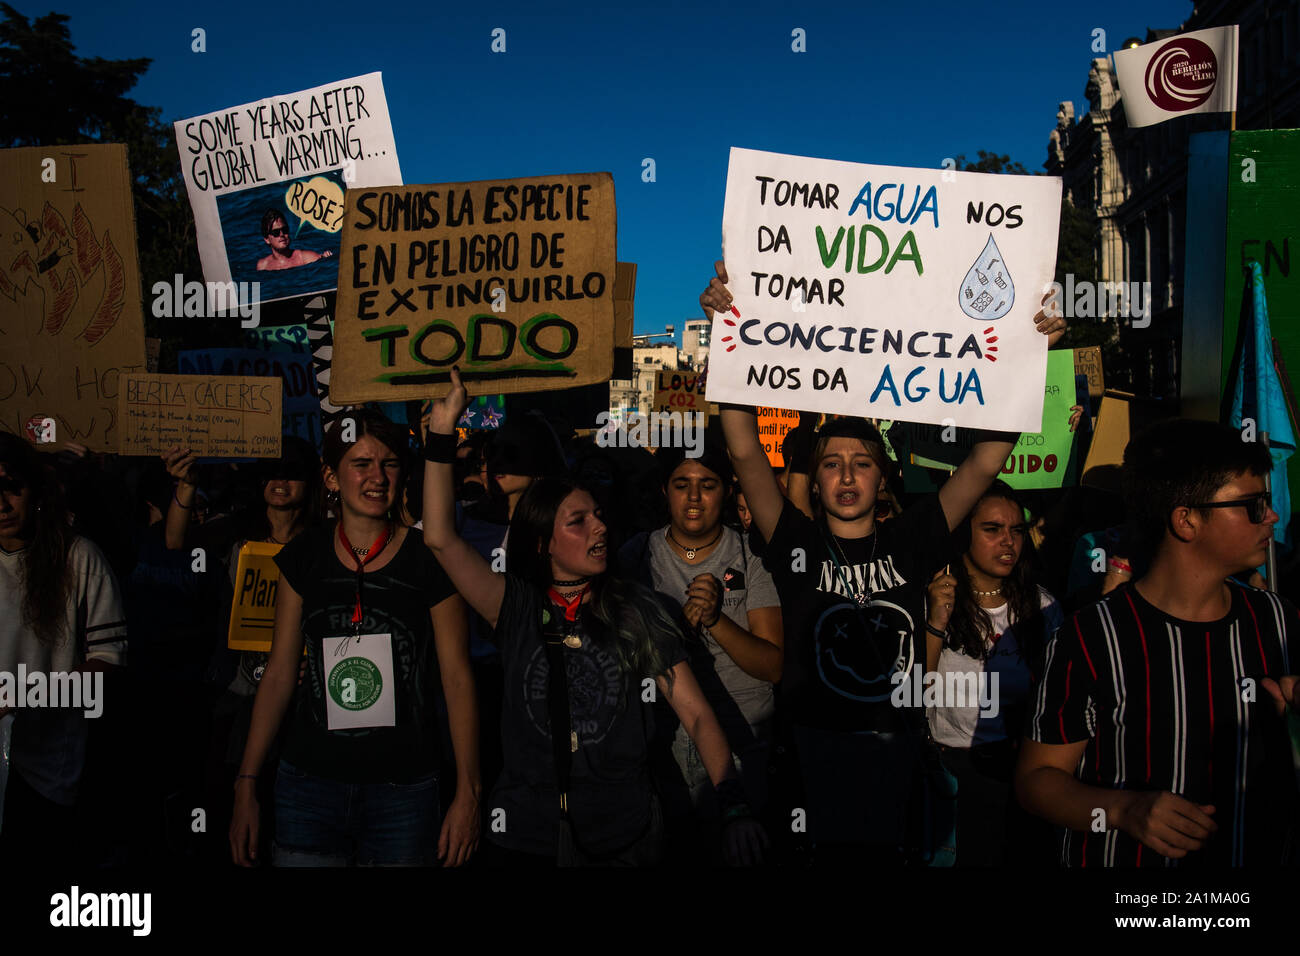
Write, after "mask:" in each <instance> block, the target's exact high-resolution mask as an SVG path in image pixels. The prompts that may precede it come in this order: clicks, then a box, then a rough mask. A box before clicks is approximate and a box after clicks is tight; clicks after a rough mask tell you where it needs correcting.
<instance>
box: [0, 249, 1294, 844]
mask: <svg viewBox="0 0 1300 956" xmlns="http://www.w3.org/2000/svg"><path fill="white" fill-rule="evenodd" d="M717 273H718V274H717V277H716V278H715V279H713V280H711V282H710V285H709V287H708V288H707V290H706V291H705V292H704V294H703V295H702V296H701V299H700V301H701V304H702V305H703V306H704V308H705V310H706V314H712V312H713V311H717V310H724V309H726V308H728V307H729V306H730V294H729V292H728V290H727V286H726V280H727V276H726V273H725V269H724V268H723V267H722V265H721V264H719V266H718V269H717ZM1035 322H1036V325H1037V328H1038V331H1039V332H1041V333H1042V334H1044V335H1045V336H1047V338H1048V341H1049V344H1052V343H1054V342H1055V341H1056V340H1057V339H1059V337H1060V336H1061V335H1062V334H1063V332H1064V329H1065V323H1064V320H1062V319H1060V318H1057V317H1053V316H1050V315H1045V314H1043V313H1039V315H1038V316H1037V317H1036V318H1035ZM468 401H469V396H468V394H467V391H466V388H465V387H464V385H463V384H462V383H461V381H460V378H459V375H458V374H456V373H455V372H453V375H452V386H451V389H450V391H449V392H448V394H447V395H446V396H444V397H443V398H441V399H438V400H436V401H434V402H433V406H432V411H431V414H430V416H429V420H428V430H427V433H424V434H419V433H418V430H415V429H412V428H410V427H409V426H407V425H404V424H397V423H394V422H393V421H391V420H389V418H388V417H386V416H385V415H384V414H383V413H382V412H380V411H378V410H374V409H365V408H358V409H353V410H350V411H349V412H348V413H347V414H346V415H345V416H344V417H342V418H341V419H339V420H338V421H336V422H334V423H333V424H332V426H331V428H330V429H329V430H328V431H327V433H326V437H325V440H324V443H323V451H322V453H321V454H320V455H319V456H318V455H317V452H316V450H315V449H314V448H313V447H312V446H311V445H310V444H309V443H306V442H302V441H298V440H295V439H292V438H290V437H289V436H286V437H285V438H284V445H283V454H282V455H281V457H280V458H279V459H278V460H272V461H264V462H259V463H255V464H249V463H234V464H231V463H225V464H213V463H200V462H199V461H198V460H197V459H196V458H195V456H194V455H193V454H192V453H190V451H189V450H188V449H186V448H174V449H171V450H170V451H168V452H167V453H166V454H164V455H163V456H162V457H161V459H160V460H144V459H124V458H118V457H116V456H107V455H91V454H87V453H86V452H85V450H84V449H78V448H76V447H75V446H72V447H70V448H66V449H65V450H63V451H61V452H59V453H57V454H44V453H40V452H38V451H37V450H36V449H35V448H34V447H33V446H31V445H30V444H29V443H28V442H26V441H25V440H24V439H22V438H18V437H15V436H12V435H0V576H2V580H0V602H3V608H2V609H0V671H7V672H17V670H18V667H19V665H20V664H21V665H24V666H25V668H26V669H27V671H28V672H35V671H45V672H50V673H53V672H72V671H92V672H100V673H102V675H103V683H104V693H103V716H102V717H98V718H90V717H87V716H85V713H84V712H83V710H81V709H71V708H63V709H40V708H32V707H23V706H0V742H3V743H4V752H5V754H6V756H5V757H4V762H3V767H2V769H3V774H0V788H2V790H3V804H2V805H0V806H2V809H0V858H6V859H14V860H16V859H19V856H20V854H24V855H25V854H32V853H40V854H48V853H50V852H51V847H54V848H55V852H57V853H59V854H61V855H62V856H64V857H66V858H67V859H69V860H80V861H83V862H87V863H93V864H124V863H139V862H154V863H156V862H163V861H191V862H196V863H202V864H207V865H218V864H223V863H228V862H229V861H231V860H233V861H234V862H235V863H238V864H241V865H253V864H257V863H262V862H270V863H272V864H274V865H282V866H343V865H389V866H398V865H407V866H421V865H443V866H450V867H455V866H462V865H470V866H485V867H509V868H520V867H549V866H555V865H607V866H647V865H670V866H683V865H695V866H700V865H714V864H722V863H727V864H740V865H743V864H747V865H760V864H767V865H800V866H834V865H837V864H848V863H861V862H864V861H865V862H868V863H877V864H880V865H881V866H886V867H890V866H946V865H953V864H955V865H958V866H992V865H1000V864H1015V865H1022V866H1037V867H1050V866H1054V865H1058V864H1067V865H1075V866H1101V865H1109V866H1115V865H1118V866H1167V865H1175V864H1183V865H1211V866H1228V865H1243V864H1277V863H1287V862H1290V861H1291V860H1292V858H1293V854H1294V851H1293V847H1292V843H1291V835H1292V832H1293V830H1294V825H1295V823H1296V819H1297V806H1298V804H1297V797H1298V793H1297V777H1296V768H1295V765H1294V764H1293V759H1292V747H1291V739H1292V736H1291V735H1292V733H1293V725H1292V723H1291V721H1292V720H1293V717H1292V708H1293V707H1295V706H1297V705H1300V692H1298V691H1297V682H1298V681H1297V678H1296V677H1295V676H1292V675H1294V674H1296V673H1298V672H1300V666H1297V665H1296V664H1295V663H1294V662H1293V648H1292V641H1291V637H1290V630H1291V628H1292V627H1293V626H1294V627H1297V628H1300V621H1297V619H1296V609H1295V606H1294V605H1293V604H1292V603H1291V602H1290V601H1289V600H1287V598H1285V597H1283V596H1280V594H1279V593H1278V592H1279V591H1281V592H1285V591H1286V588H1287V587H1288V586H1293V585H1294V583H1295V581H1294V579H1292V578H1291V576H1290V574H1289V566H1285V565H1284V569H1283V575H1282V579H1281V585H1280V586H1279V587H1278V589H1277V591H1270V590H1267V589H1261V588H1258V587H1255V586H1252V584H1258V583H1259V581H1258V579H1257V578H1254V579H1252V578H1251V575H1252V572H1253V570H1254V569H1255V568H1256V567H1258V566H1259V565H1261V564H1262V563H1263V562H1264V555H1265V550H1266V549H1267V547H1268V542H1269V539H1270V538H1271V536H1272V533H1273V528H1274V525H1275V524H1276V522H1277V521H1278V516H1277V514H1276V512H1274V511H1273V510H1272V509H1271V507H1270V500H1269V494H1268V491H1267V490H1266V485H1265V475H1266V474H1267V473H1268V472H1269V470H1270V467H1271V462H1270V459H1269V456H1268V453H1267V451H1265V450H1263V448H1262V446H1260V445H1258V444H1255V443H1252V442H1248V441H1243V439H1242V436H1241V435H1240V434H1238V433H1237V432H1236V431H1234V430H1232V429H1230V428H1227V427H1226V426H1221V425H1218V424H1215V423H1210V422H1199V421H1190V420H1181V419H1170V420H1168V421H1165V422H1162V423H1160V424H1157V425H1155V426H1152V427H1151V428H1150V429H1148V430H1147V431H1145V432H1144V433H1143V434H1141V435H1139V436H1138V437H1136V438H1135V439H1134V440H1133V441H1132V442H1131V443H1130V445H1129V447H1128V449H1127V450H1126V452H1125V459H1124V466H1123V485H1122V489H1121V488H1112V489H1110V490H1099V489H1095V488H1094V489H1071V490H1070V491H1065V492H1061V491H1057V492H1035V493H1020V492H1017V491H1015V490H1013V489H1011V488H1009V487H1008V486H1006V485H1005V484H1003V483H1002V482H1001V481H999V480H998V475H999V474H1000V472H1001V471H1002V469H1003V465H1004V463H1005V461H1006V460H1007V458H1008V456H1009V455H1010V454H1011V452H1012V450H1013V449H1014V443H1015V439H1016V437H1017V436H1016V435H1014V434H1005V433H980V434H978V435H977V436H976V441H975V442H974V444H973V446H972V448H971V450H970V452H969V454H968V455H967V456H966V458H965V460H964V461H962V462H961V464H960V465H958V466H957V467H956V468H955V470H954V471H953V472H952V473H951V474H950V475H945V476H943V479H942V481H941V484H940V487H939V490H938V491H937V493H924V494H921V493H916V492H915V491H912V492H910V493H909V490H908V489H907V488H906V487H904V485H903V483H902V482H901V480H900V468H899V465H898V463H897V462H896V461H894V460H893V459H892V458H891V456H890V455H889V453H888V452H887V450H886V442H885V438H884V436H882V434H881V433H880V431H879V430H878V429H877V426H876V425H875V424H873V423H871V422H869V421H867V420H864V419H857V418H830V419H828V420H826V421H825V422H824V423H819V421H818V420H817V416H811V415H806V414H805V415H804V416H803V417H802V418H801V420H800V423H799V425H798V427H797V428H795V429H794V430H792V431H791V432H790V433H789V434H788V435H787V436H786V439H785V442H784V448H783V457H784V464H783V466H782V467H780V468H774V467H773V466H772V465H771V464H770V462H769V459H768V456H767V454H766V452H765V451H764V449H763V446H762V444H761V442H760V438H759V433H758V428H757V424H756V419H755V414H754V410H753V409H747V408H743V407H737V406H723V407H722V409H721V413H720V415H719V421H718V422H717V423H715V425H713V426H711V428H710V431H709V432H708V434H707V435H706V440H705V442H704V447H703V449H702V450H701V451H700V453H699V454H698V455H696V456H692V455H689V454H687V452H686V451H685V450H683V449H678V448H661V449H658V450H657V451H655V452H654V453H653V454H652V453H651V452H650V451H648V450H644V449H604V448H602V447H600V446H599V445H598V444H597V443H596V442H595V441H594V440H593V438H592V436H591V435H589V434H588V435H578V434H576V433H574V432H573V431H572V430H570V429H567V428H565V427H563V426H561V425H559V424H558V423H555V422H547V421H545V420H544V419H541V418H538V417H534V416H524V418H522V419H519V420H512V419H507V421H506V423H505V424H504V425H503V426H502V427H501V428H500V429H498V430H497V431H495V432H494V433H491V434H486V433H477V434H473V435H471V436H470V437H469V439H467V440H463V441H462V440H458V439H457V431H456V429H457V424H458V422H459V421H460V420H461V416H462V413H463V412H464V410H465V408H466V406H467V403H468ZM616 453H617V456H621V457H618V458H617V459H616ZM593 478H594V479H596V480H593ZM647 486H651V492H652V493H647V491H646V488H647ZM1085 492H1087V494H1089V495H1090V496H1091V497H1090V498H1089V499H1088V500H1087V501H1086V502H1085V501H1084V500H1083V497H1082V495H1083V494H1084V493H1085ZM250 542H251V543H260V544H264V545H270V546H276V547H278V548H279V550H278V551H277V553H276V554H275V557H274V562H275V565H276V566H277V567H278V569H279V582H278V585H277V588H276V591H275V624H274V637H273V639H272V642H271V646H270V651H269V653H262V652H254V651H242V652H237V651H231V650H228V649H227V644H226V637H227V623H228V620H229V615H230V604H231V597H232V594H233V592H234V591H235V589H236V587H237V586H238V585H239V583H240V582H239V581H237V580H236V577H235V575H236V569H237V567H238V563H239V555H240V553H241V551H242V550H243V549H244V547H245V545H247V544H249V543H250ZM1298 633H1300V631H1298Z"/></svg>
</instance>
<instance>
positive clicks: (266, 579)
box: [226, 541, 281, 652]
mask: <svg viewBox="0 0 1300 956" xmlns="http://www.w3.org/2000/svg"><path fill="white" fill-rule="evenodd" d="M280 548H281V545H278V544H264V543H262V542H260V541H250V542H248V543H247V544H245V545H244V546H243V547H242V548H240V549H239V569H238V571H237V572H236V573H235V599H234V601H233V602H231V605H230V633H229V635H228V636H227V638H226V646H227V647H229V648H230V649H231V650H232V651H262V652H266V651H269V650H270V649H271V635H272V634H273V633H274V631H275V592H276V589H277V588H278V587H279V584H280V569H279V568H278V567H277V566H276V563H275V556H276V554H278V553H279V551H280Z"/></svg>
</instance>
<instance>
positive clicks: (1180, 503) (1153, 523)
mask: <svg viewBox="0 0 1300 956" xmlns="http://www.w3.org/2000/svg"><path fill="white" fill-rule="evenodd" d="M1272 466H1273V462H1272V459H1271V458H1270V457H1269V453H1268V450H1267V449H1266V448H1264V446H1263V444H1262V443H1260V442H1248V441H1243V440H1242V437H1241V435H1240V433H1238V432H1237V431H1236V429H1233V428H1230V427H1228V426H1227V425H1221V424H1219V423H1218V422H1207V421H1196V420H1194V419H1190V418H1170V419H1167V420H1165V421H1162V422H1158V423H1156V424H1154V425H1151V426H1150V427H1148V428H1146V429H1144V430H1143V431H1142V432H1140V433H1139V434H1138V435H1136V436H1135V437H1134V438H1133V439H1132V441H1130V442H1129V443H1128V447H1127V448H1125V449H1124V472H1123V481H1124V500H1125V503H1126V504H1127V505H1128V515H1129V523H1130V525H1131V530H1132V541H1133V543H1134V545H1135V547H1137V549H1138V553H1137V555H1135V557H1137V558H1138V559H1139V560H1140V561H1143V562H1144V563H1145V561H1147V560H1149V559H1150V558H1152V557H1154V555H1155V552H1156V549H1157V548H1158V547H1159V546H1160V543H1161V542H1162V541H1163V540H1164V536H1165V532H1166V531H1167V530H1168V529H1169V515H1170V513H1171V512H1172V511H1173V510H1174V509H1175V508H1180V507H1187V506H1190V505H1193V504H1200V503H1204V502H1207V501H1210V500H1212V499H1213V498H1214V496H1215V495H1216V494H1217V493H1218V491H1219V489H1220V488H1222V487H1223V486H1224V485H1226V484H1227V483H1228V482H1230V481H1232V480H1233V478H1235V477H1236V476H1238V475H1241V474H1244V473H1249V474H1251V475H1266V474H1268V473H1269V471H1270V470H1271V469H1272Z"/></svg>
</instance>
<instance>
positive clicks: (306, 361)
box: [176, 349, 324, 451]
mask: <svg viewBox="0 0 1300 956" xmlns="http://www.w3.org/2000/svg"><path fill="white" fill-rule="evenodd" d="M176 364H177V366H178V367H179V370H180V372H181V374H183V375H249V376H254V377H265V376H272V377H274V378H277V379H279V380H280V384H281V404H280V409H281V420H280V431H281V432H282V433H285V434H289V435H296V436H297V437H299V438H302V439H304V440H305V441H309V442H311V443H312V446H313V447H315V449H316V450H317V451H320V447H321V441H322V439H323V438H324V435H323V434H322V431H321V408H320V400H319V399H318V397H317V394H316V376H315V374H314V373H313V371H312V363H311V356H309V355H296V354H294V353H291V352H262V351H259V350H257V349H187V350H185V351H181V352H177V353H176Z"/></svg>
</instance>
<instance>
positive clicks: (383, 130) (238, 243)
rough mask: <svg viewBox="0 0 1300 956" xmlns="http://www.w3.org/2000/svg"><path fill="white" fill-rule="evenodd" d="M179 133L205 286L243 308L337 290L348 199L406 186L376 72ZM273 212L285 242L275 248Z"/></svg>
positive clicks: (187, 125) (218, 115)
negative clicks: (224, 290)
mask: <svg viewBox="0 0 1300 956" xmlns="http://www.w3.org/2000/svg"><path fill="white" fill-rule="evenodd" d="M175 126H176V145H177V148H178V149H179V151H180V158H181V168H182V170H183V171H184V174H185V188H186V190H187V191H188V193H189V197H190V207H191V208H192V209H193V210H194V224H195V229H196V231H197V234H198V242H199V257H200V259H201V260H202V262H203V277H204V278H205V279H206V280H207V281H208V282H210V283H223V284H224V283H231V282H233V283H235V284H236V285H235V288H234V289H233V291H234V292H235V293H236V295H237V297H238V301H239V302H241V303H249V302H270V301H273V300H276V299H286V298H293V297H296V296H302V295H309V294H314V293H318V292H328V291H331V290H333V289H334V288H336V287H337V285H338V251H339V238H340V234H341V230H342V226H343V197H344V193H345V192H346V190H347V189H349V188H351V187H356V186H389V185H397V184H400V183H401V181H402V171H401V168H400V167H399V166H398V162H397V147H396V145H395V143H394V140H393V127H392V124H391V122H390V121H389V117H388V101H387V99H386V98H385V97H384V84H383V78H382V76H381V75H380V74H379V73H367V74H366V75H365V76H357V77H353V78H351V79H347V80H340V81H338V82H337V83H327V84H326V85H324V86H317V87H314V88H312V89H310V90H303V91H301V92H299V93H289V94H286V95H284V96H269V97H267V98H266V99H263V100H258V101H257V102H255V103H244V104H242V105H240V106H232V107H229V108H227V109H223V110H218V111H216V112H215V113H207V114H205V115H203V116H194V117H191V118H190V119H183V120H178V121H177V122H176V124H175ZM272 211H275V212H278V213H280V215H281V218H282V221H283V228H284V229H286V230H287V232H288V235H287V236H284V235H283V233H279V235H281V236H282V238H281V239H280V242H279V244H278V245H277V244H275V243H274V241H273V237H274V235H276V234H277V233H276V232H275V230H278V229H279V228H280V227H279V226H278V225H276V223H275V222H274V221H273V222H272V223H271V225H270V227H269V228H270V230H271V231H272V235H271V236H268V235H267V234H266V230H267V226H266V224H265V223H264V222H263V220H264V219H265V218H266V217H267V216H268V214H270V213H271V212H272ZM254 283H256V285H254ZM210 294H211V293H210Z"/></svg>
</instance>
